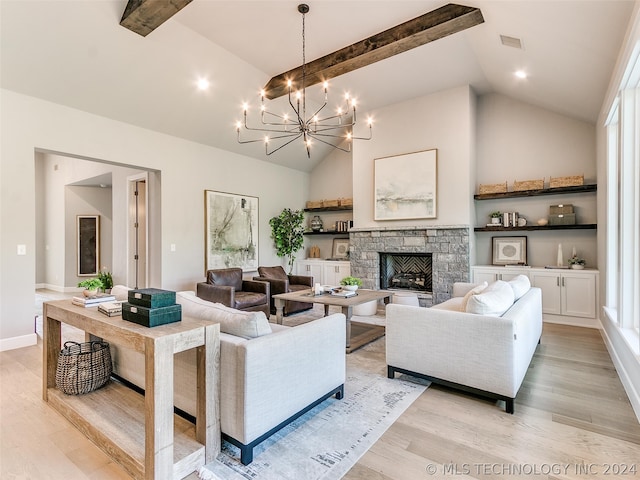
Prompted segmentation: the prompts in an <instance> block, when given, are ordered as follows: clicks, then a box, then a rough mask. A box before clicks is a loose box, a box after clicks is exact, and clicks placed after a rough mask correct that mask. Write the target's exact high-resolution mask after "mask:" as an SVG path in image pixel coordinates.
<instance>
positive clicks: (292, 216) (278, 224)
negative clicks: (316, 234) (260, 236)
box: [269, 208, 304, 275]
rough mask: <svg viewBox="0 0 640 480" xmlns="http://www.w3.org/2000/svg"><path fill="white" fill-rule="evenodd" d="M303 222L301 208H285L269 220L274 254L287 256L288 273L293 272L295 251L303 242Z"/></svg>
mask: <svg viewBox="0 0 640 480" xmlns="http://www.w3.org/2000/svg"><path fill="white" fill-rule="evenodd" d="M303 223H304V212H303V211H302V210H291V209H290V208H285V209H284V210H282V212H280V215H278V216H277V217H273V218H271V220H269V225H271V238H272V239H273V243H274V245H275V247H276V255H278V256H279V257H287V258H288V260H287V265H289V275H291V273H292V272H293V262H294V261H295V259H296V252H297V251H298V250H300V249H301V248H302V245H303V243H304V236H303V233H304V226H303Z"/></svg>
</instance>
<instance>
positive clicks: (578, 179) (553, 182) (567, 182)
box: [549, 175, 584, 188]
mask: <svg viewBox="0 0 640 480" xmlns="http://www.w3.org/2000/svg"><path fill="white" fill-rule="evenodd" d="M578 185H584V175H572V176H570V177H555V178H554V177H551V179H550V180H549V188H558V187H574V186H578Z"/></svg>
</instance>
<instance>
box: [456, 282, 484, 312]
mask: <svg viewBox="0 0 640 480" xmlns="http://www.w3.org/2000/svg"><path fill="white" fill-rule="evenodd" d="M487 285H488V283H487V282H482V283H481V284H480V285H476V286H475V287H473V288H472V289H471V290H469V291H468V292H467V293H466V294H465V295H464V297H462V302H460V311H461V312H466V311H467V303H469V299H470V298H471V297H472V296H473V295H477V294H478V293H480V292H482V291H483V290H484V289H485V288H487Z"/></svg>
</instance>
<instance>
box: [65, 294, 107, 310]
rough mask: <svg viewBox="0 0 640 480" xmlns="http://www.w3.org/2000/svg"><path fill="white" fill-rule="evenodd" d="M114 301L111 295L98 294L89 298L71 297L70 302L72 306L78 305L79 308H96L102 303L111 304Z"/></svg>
mask: <svg viewBox="0 0 640 480" xmlns="http://www.w3.org/2000/svg"><path fill="white" fill-rule="evenodd" d="M115 299H116V297H114V296H113V295H109V294H107V293H98V294H97V295H92V296H90V297H73V298H72V299H71V302H72V303H73V304H74V305H80V306H81V307H97V306H98V305H100V304H101V303H104V302H113V301H114V300H115Z"/></svg>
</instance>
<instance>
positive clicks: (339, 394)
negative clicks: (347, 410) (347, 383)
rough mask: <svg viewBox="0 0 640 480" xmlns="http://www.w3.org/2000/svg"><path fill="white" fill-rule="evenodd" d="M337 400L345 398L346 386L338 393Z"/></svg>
mask: <svg viewBox="0 0 640 480" xmlns="http://www.w3.org/2000/svg"><path fill="white" fill-rule="evenodd" d="M335 396H336V400H342V399H343V398H344V385H341V386H340V390H339V391H337V392H336V395H335Z"/></svg>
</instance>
